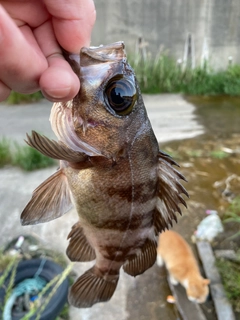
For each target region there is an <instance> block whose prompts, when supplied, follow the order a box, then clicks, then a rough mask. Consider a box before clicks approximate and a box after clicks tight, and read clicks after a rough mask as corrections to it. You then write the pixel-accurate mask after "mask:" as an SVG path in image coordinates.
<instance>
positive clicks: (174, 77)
mask: <svg viewBox="0 0 240 320" xmlns="http://www.w3.org/2000/svg"><path fill="white" fill-rule="evenodd" d="M129 62H130V64H131V66H132V67H133V69H134V70H135V73H136V76H137V79H138V82H139V85H140V88H141V90H142V92H144V93H183V94H188V95H219V94H221V95H222V94H226V95H231V96H235V95H240V65H230V66H229V67H228V68H227V69H226V70H224V71H214V70H211V68H209V67H208V66H205V67H202V68H201V67H197V68H195V69H191V68H183V66H182V65H181V64H178V63H177V62H176V61H175V60H174V59H173V58H171V57H170V56H169V55H168V54H167V53H164V52H162V53H161V54H159V55H158V56H157V57H156V58H155V59H152V58H151V57H148V58H146V59H143V58H142V57H141V55H135V56H130V57H129Z"/></svg>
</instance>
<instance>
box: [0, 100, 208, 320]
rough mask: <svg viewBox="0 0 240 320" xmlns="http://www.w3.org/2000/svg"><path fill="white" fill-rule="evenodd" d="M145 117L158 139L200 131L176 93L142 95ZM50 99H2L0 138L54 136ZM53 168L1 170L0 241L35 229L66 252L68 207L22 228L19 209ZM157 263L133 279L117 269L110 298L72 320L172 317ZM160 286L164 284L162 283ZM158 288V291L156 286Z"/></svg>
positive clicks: (72, 216)
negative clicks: (22, 101) (35, 133)
mask: <svg viewBox="0 0 240 320" xmlns="http://www.w3.org/2000/svg"><path fill="white" fill-rule="evenodd" d="M144 101H145V104H146V107H147V110H148V114H149V118H150V120H151V122H152V126H153V129H154V131H155V134H156V136H157V139H158V140H159V142H165V141H169V140H175V139H184V138H190V137H193V136H196V135H198V134H201V133H202V132H203V128H202V127H201V126H200V125H199V124H198V123H197V120H196V119H195V116H194V106H193V105H191V104H189V103H187V102H186V101H185V100H184V99H183V98H182V97H181V96H180V95H154V96H144ZM50 108H51V103H50V102H48V101H46V100H43V101H41V102H40V103H36V104H28V105H20V106H6V105H4V104H0V138H1V137H2V136H5V137H7V138H11V139H14V140H17V141H18V142H23V139H24V138H25V134H26V132H31V130H32V129H34V130H36V131H38V132H41V133H43V134H45V135H47V136H48V137H51V138H54V134H53V133H52V131H51V128H50V124H49V121H48V118H49V113H50ZM55 170H56V168H48V169H44V170H38V171H34V172H30V173H29V172H23V171H22V170H20V169H18V168H13V167H5V168H3V169H1V170H0V225H1V238H0V246H3V245H4V244H5V243H6V242H8V241H9V240H11V239H12V238H14V237H16V236H18V235H21V234H29V233H31V234H34V235H35V236H37V237H40V238H41V239H42V241H44V242H45V243H46V244H47V245H48V246H49V247H51V248H55V249H57V250H59V251H60V252H65V249H66V247H67V240H66V238H67V235H68V233H69V231H70V229H71V226H72V225H73V224H74V223H75V222H76V221H77V214H76V212H75V211H74V210H71V211H70V212H68V213H67V214H65V215H64V216H63V217H61V218H59V219H57V220H55V221H51V222H48V223H46V224H40V225H35V226H26V227H22V226H21V225H20V220H19V217H20V214H21V211H22V209H23V208H24V206H25V205H26V203H27V202H28V200H29V199H30V198H31V194H32V191H33V190H34V189H35V188H36V187H37V186H38V185H39V184H40V183H41V182H42V181H44V180H45V179H46V178H47V177H49V175H50V174H52V173H53V172H55ZM90 266H92V263H77V264H76V265H75V267H74V268H75V271H76V272H77V274H79V275H80V274H82V273H83V272H84V271H86V270H87V269H88V268H89V267H90ZM158 271H159V269H158V267H157V266H156V265H155V266H153V267H152V268H151V269H150V270H148V271H147V272H145V273H144V274H143V275H141V276H139V277H137V278H132V277H130V276H128V275H127V274H125V273H123V272H122V273H121V276H120V280H119V283H118V287H117V290H116V292H115V294H114V296H113V298H112V299H111V300H110V301H109V302H108V303H100V304H97V305H95V306H93V307H92V308H90V309H76V308H71V310H70V313H71V319H72V320H88V319H89V320H90V319H98V320H103V319H104V320H108V319H109V320H112V319H121V320H127V319H131V320H135V319H141V320H147V319H159V317H157V315H158V314H159V315H160V314H161V319H164V320H165V319H166V320H168V319H169V320H170V319H176V313H175V311H174V308H169V306H168V305H167V304H166V290H168V289H167V288H163V287H164V286H165V275H161V274H160V273H159V272H158ZM161 286H162V287H161ZM160 287H161V290H160Z"/></svg>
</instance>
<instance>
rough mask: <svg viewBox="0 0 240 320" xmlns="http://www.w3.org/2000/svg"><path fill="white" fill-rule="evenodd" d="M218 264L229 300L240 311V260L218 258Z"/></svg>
mask: <svg viewBox="0 0 240 320" xmlns="http://www.w3.org/2000/svg"><path fill="white" fill-rule="evenodd" d="M216 265H217V268H218V270H219V273H220V275H221V278H222V281H223V286H224V289H225V291H226V294H227V297H228V299H229V301H230V302H231V304H232V305H233V308H234V310H235V311H237V312H240V299H239V297H240V261H237V262H234V261H228V260H225V259H218V260H217V262H216Z"/></svg>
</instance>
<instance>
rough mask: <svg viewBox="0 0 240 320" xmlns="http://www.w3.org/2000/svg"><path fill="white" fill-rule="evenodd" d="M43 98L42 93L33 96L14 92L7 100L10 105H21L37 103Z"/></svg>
mask: <svg viewBox="0 0 240 320" xmlns="http://www.w3.org/2000/svg"><path fill="white" fill-rule="evenodd" d="M42 98H43V95H42V93H41V92H40V91H38V92H35V93H32V94H22V93H18V92H14V91H12V92H11V94H10V96H9V97H8V98H7V100H6V101H7V103H8V104H20V103H30V102H36V101H39V100H41V99H42Z"/></svg>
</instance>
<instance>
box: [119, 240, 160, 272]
mask: <svg viewBox="0 0 240 320" xmlns="http://www.w3.org/2000/svg"><path fill="white" fill-rule="evenodd" d="M156 247H157V242H156V240H151V239H147V240H146V242H145V243H144V245H143V247H142V251H141V252H140V253H139V254H137V255H135V256H134V257H133V258H132V259H129V260H127V261H126V262H125V263H124V265H123V270H124V271H125V272H126V273H128V274H129V275H131V276H134V277H136V276H137V275H139V274H142V273H143V272H145V271H146V270H147V269H149V268H151V267H152V266H153V264H154V263H155V261H156V256H157V251H156Z"/></svg>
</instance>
